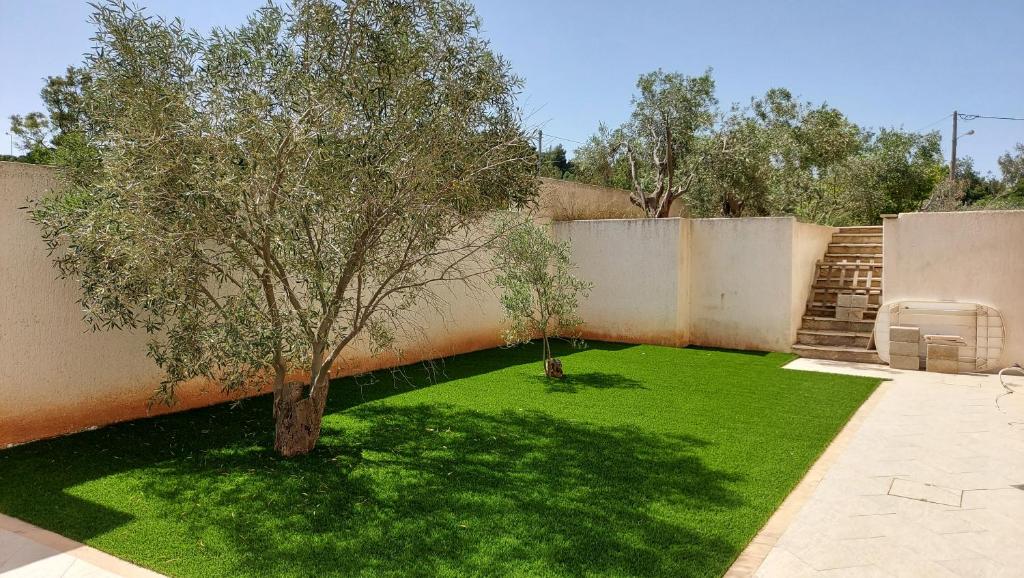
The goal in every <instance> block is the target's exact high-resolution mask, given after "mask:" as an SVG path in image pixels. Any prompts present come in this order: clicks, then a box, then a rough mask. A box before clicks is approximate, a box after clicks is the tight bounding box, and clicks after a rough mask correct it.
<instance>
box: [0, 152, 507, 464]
mask: <svg viewBox="0 0 1024 578" xmlns="http://www.w3.org/2000/svg"><path fill="white" fill-rule="evenodd" d="M56 185H57V182H56V180H55V179H54V174H53V171H52V170H51V169H49V168H46V167H39V166H34V165H27V164H22V163H9V162H0V295H2V297H0V447H3V446H5V445H8V444H12V443H20V442H24V441H29V440H34V439H39V438H43V437H50V436H54V435H60V434H63V433H68V432H73V431H78V430H81V429H85V428H88V427H92V426H98V425H104V424H107V423H112V422H116V421H122V420H127V419H133V418H137V417H142V416H145V415H151V414H159V413H166V412H168V411H180V410H184V409H190V408H194V407H200V406H203V405H209V404H212V403H217V402H220V401H224V400H225V399H227V397H226V396H225V395H223V394H222V393H221V392H220V391H219V388H218V387H217V386H216V385H215V384H207V383H201V382H193V383H189V384H185V385H184V386H182V387H181V389H180V390H179V402H178V404H177V405H176V406H174V407H173V408H167V407H164V406H160V405H157V406H154V407H153V408H152V409H150V408H148V407H147V406H148V401H149V399H150V396H151V394H152V392H153V391H154V389H155V388H156V386H157V385H158V384H159V382H160V379H161V376H162V373H161V371H160V369H159V368H158V367H156V365H155V364H154V363H153V362H152V361H150V360H149V358H148V357H146V336H145V334H144V333H143V332H138V333H131V332H125V331H104V332H97V333H93V332H90V331H89V330H88V328H87V326H86V324H85V323H84V322H83V321H82V315H81V311H80V309H79V307H78V305H77V303H76V300H77V298H78V294H79V293H78V287H77V285H76V284H75V283H74V282H67V281H60V280H58V279H56V277H57V272H56V270H55V269H53V267H52V266H51V264H50V259H49V257H48V256H47V254H46V248H45V246H44V244H43V242H42V240H41V238H40V236H39V232H38V231H37V229H36V227H35V226H34V225H33V224H32V223H31V222H30V221H29V220H28V219H27V214H26V212H25V211H24V210H23V209H21V208H20V207H24V206H26V205H27V204H28V202H27V201H28V199H30V198H36V197H39V196H41V195H43V194H45V193H46V192H47V191H48V190H50V189H52V188H53V187H55V186H56ZM434 292H435V295H436V297H437V298H436V299H433V300H431V301H430V302H429V303H428V302H426V301H424V302H423V303H421V304H420V305H419V306H417V307H416V308H415V309H414V310H413V311H412V312H410V314H409V315H410V319H412V321H413V323H412V326H413V327H414V329H413V330H412V331H411V332H410V333H409V334H407V335H404V336H400V340H399V349H400V351H401V354H400V356H399V355H398V354H394V353H392V354H386V355H376V356H374V355H371V354H370V353H369V351H368V348H367V347H366V346H365V344H364V343H354V344H353V346H352V347H351V348H350V349H349V350H348V352H347V355H345V356H343V359H342V360H341V362H340V364H339V366H338V367H337V368H336V371H335V373H336V374H337V375H344V374H354V373H360V372H364V371H369V370H373V369H378V368H381V367H389V366H394V365H397V364H400V363H412V362H416V361H420V360H423V359H432V358H437V357H443V356H448V355H454V354H458V353H464V352H467V351H473V350H477V349H484V348H489V347H494V346H496V345H499V344H501V343H502V340H501V311H500V305H499V303H498V300H497V297H496V296H495V295H494V293H493V291H492V290H490V289H488V288H487V284H486V283H479V284H478V286H476V287H473V288H468V287H466V286H465V285H464V284H461V283H454V284H449V285H444V286H440V287H438V288H436V289H435V290H434Z"/></svg>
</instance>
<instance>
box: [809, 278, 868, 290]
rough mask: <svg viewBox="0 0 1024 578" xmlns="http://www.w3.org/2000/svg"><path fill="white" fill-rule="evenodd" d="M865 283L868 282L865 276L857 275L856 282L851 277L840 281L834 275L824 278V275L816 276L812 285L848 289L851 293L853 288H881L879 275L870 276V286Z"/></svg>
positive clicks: (823, 287)
mask: <svg viewBox="0 0 1024 578" xmlns="http://www.w3.org/2000/svg"><path fill="white" fill-rule="evenodd" d="M867 283H868V279H867V277H866V276H865V277H859V278H858V279H857V280H856V283H854V279H853V277H847V278H846V279H843V280H842V281H840V280H839V279H838V278H835V277H833V278H831V279H829V278H826V277H818V278H817V279H815V280H814V285H813V286H814V287H815V288H818V287H820V288H822V289H849V290H850V291H849V292H850V293H853V292H854V291H853V290H854V289H876V290H881V288H882V278H881V277H872V278H871V285H870V286H868V284H867Z"/></svg>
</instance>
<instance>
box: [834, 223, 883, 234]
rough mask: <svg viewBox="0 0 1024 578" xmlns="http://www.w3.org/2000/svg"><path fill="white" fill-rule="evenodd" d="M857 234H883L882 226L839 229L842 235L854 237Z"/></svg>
mask: <svg viewBox="0 0 1024 578" xmlns="http://www.w3.org/2000/svg"><path fill="white" fill-rule="evenodd" d="M857 233H873V234H875V235H881V234H882V226H881V225H860V226H857V227H839V234H840V235H853V234H857Z"/></svg>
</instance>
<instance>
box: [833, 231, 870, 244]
mask: <svg viewBox="0 0 1024 578" xmlns="http://www.w3.org/2000/svg"><path fill="white" fill-rule="evenodd" d="M832 242H833V243H881V242H882V234H881V233H878V234H877V235H876V234H874V233H836V234H834V235H832Z"/></svg>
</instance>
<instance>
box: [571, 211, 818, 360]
mask: <svg viewBox="0 0 1024 578" xmlns="http://www.w3.org/2000/svg"><path fill="white" fill-rule="evenodd" d="M554 230H555V234H556V236H557V237H558V238H559V239H562V240H568V241H570V242H571V243H572V251H573V259H574V261H575V263H576V265H577V266H578V267H579V273H580V276H581V277H584V278H586V279H588V280H590V281H591V282H593V283H594V291H593V292H592V293H591V295H590V297H589V298H588V299H586V300H585V301H584V302H583V304H582V306H581V310H580V313H581V316H582V317H583V319H584V321H585V322H586V324H585V325H584V327H583V335H584V337H586V338H589V339H613V340H617V341H627V342H642V343H659V344H665V345H687V344H692V345H704V346H712V347H726V348H735V349H753V350H759V351H788V350H789V349H790V346H791V345H792V344H793V342H794V341H795V339H796V332H797V330H798V329H799V328H800V323H801V321H802V320H801V317H802V316H803V312H804V308H805V307H806V302H807V295H808V291H809V290H810V283H811V279H812V276H813V274H814V266H815V263H816V262H817V260H818V259H820V258H821V256H822V254H824V252H825V250H826V248H827V246H828V242H829V240H830V239H831V235H832V232H833V229H832V228H831V227H822V226H818V225H807V224H804V223H798V222H797V221H796V219H794V218H793V217H776V218H750V219H639V220H633V219H621V220H597V221H572V222H564V223H555V224H554Z"/></svg>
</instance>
